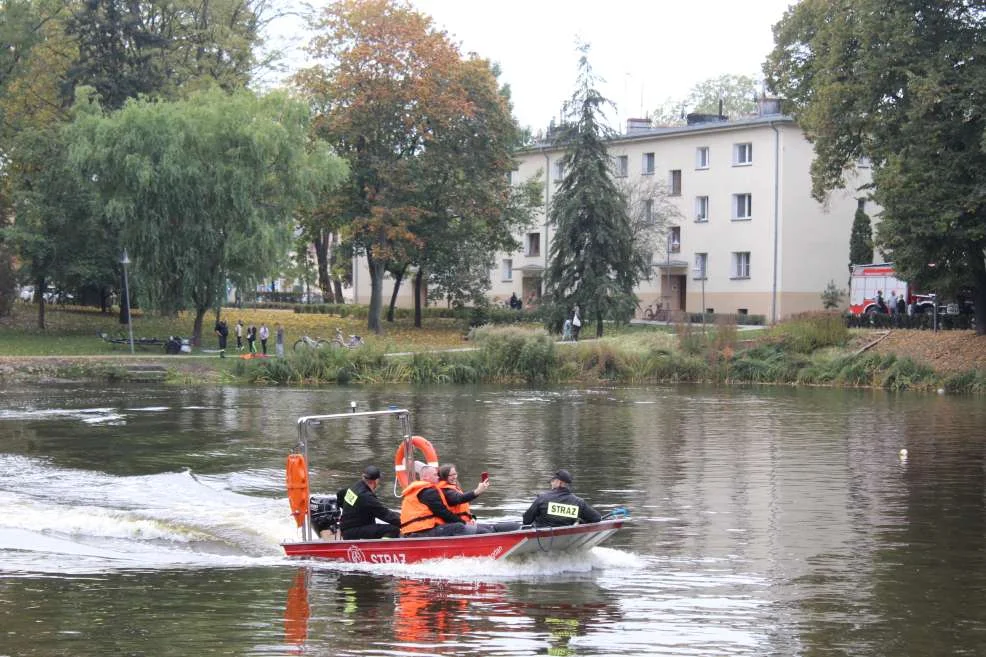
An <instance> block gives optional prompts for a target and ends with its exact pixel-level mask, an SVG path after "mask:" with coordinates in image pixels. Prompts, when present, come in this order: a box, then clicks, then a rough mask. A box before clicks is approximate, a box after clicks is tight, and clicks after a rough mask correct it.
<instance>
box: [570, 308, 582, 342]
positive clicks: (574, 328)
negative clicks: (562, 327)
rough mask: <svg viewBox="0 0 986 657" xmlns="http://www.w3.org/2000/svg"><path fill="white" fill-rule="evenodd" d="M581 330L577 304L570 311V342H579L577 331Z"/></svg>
mask: <svg viewBox="0 0 986 657" xmlns="http://www.w3.org/2000/svg"><path fill="white" fill-rule="evenodd" d="M581 330H582V318H581V317H580V316H579V304H575V310H573V311H572V340H574V341H575V342H578V341H579V331H581Z"/></svg>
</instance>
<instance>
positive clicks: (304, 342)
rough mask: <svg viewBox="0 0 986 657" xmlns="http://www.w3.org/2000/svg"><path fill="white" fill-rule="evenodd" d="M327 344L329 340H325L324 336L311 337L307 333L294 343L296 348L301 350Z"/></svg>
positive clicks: (319, 347) (318, 347) (317, 347)
mask: <svg viewBox="0 0 986 657" xmlns="http://www.w3.org/2000/svg"><path fill="white" fill-rule="evenodd" d="M327 344H329V342H328V340H323V339H322V338H310V337H308V336H307V335H303V336H301V337H300V338H298V340H297V341H296V342H295V343H294V350H295V351H301V350H303V349H321V348H322V347H324V346H325V345H327Z"/></svg>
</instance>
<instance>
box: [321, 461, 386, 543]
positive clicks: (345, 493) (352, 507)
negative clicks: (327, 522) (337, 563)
mask: <svg viewBox="0 0 986 657" xmlns="http://www.w3.org/2000/svg"><path fill="white" fill-rule="evenodd" d="M379 485H380V468H378V467H377V466H375V465H368V466H366V469H365V470H363V476H362V477H361V478H360V480H359V481H357V482H356V484H355V485H353V486H350V487H349V488H343V489H342V490H340V491H339V492H338V494H337V496H338V500H339V507H340V508H341V509H342V519H341V520H340V521H339V527H340V529H341V530H342V538H343V539H345V540H347V541H350V540H354V539H360V538H397V537H398V536H400V526H401V516H400V514H398V513H397V512H396V511H391V510H390V509H388V508H387V507H385V506H384V505H383V502H381V501H380V498H378V497H377V493H376V490H377V486H379ZM377 518H379V519H380V520H383V521H384V522H385V523H387V524H380V523H378V522H377V521H376V519H377Z"/></svg>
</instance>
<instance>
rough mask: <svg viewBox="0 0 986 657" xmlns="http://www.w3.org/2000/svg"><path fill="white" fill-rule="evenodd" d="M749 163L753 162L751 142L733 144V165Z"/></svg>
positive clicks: (743, 165)
mask: <svg viewBox="0 0 986 657" xmlns="http://www.w3.org/2000/svg"><path fill="white" fill-rule="evenodd" d="M751 164H753V144H752V143H751V142H748V141H747V142H743V143H741V144H733V166H734V167H748V166H750V165H751Z"/></svg>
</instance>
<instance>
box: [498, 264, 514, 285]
mask: <svg viewBox="0 0 986 657" xmlns="http://www.w3.org/2000/svg"><path fill="white" fill-rule="evenodd" d="M500 280H501V281H503V282H504V283H506V282H507V281H512V280H514V260H513V258H504V259H503V261H502V262H501V263H500Z"/></svg>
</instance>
